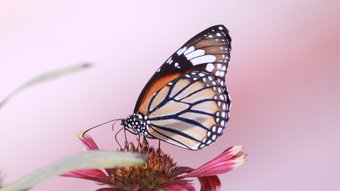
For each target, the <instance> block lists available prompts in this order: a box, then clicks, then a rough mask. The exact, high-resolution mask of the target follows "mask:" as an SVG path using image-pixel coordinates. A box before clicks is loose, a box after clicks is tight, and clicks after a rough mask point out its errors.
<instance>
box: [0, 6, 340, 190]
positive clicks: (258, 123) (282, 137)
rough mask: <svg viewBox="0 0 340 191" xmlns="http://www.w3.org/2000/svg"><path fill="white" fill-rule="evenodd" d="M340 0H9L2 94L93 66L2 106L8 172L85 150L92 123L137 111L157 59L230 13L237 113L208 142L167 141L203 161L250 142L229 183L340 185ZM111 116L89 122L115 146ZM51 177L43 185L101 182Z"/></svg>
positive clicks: (0, 141)
mask: <svg viewBox="0 0 340 191" xmlns="http://www.w3.org/2000/svg"><path fill="white" fill-rule="evenodd" d="M339 13H340V1H336V0H326V1H319V0H301V1H293V0H284V1H283V0H282V1H260V0H256V1H197V0H196V1H194V0H190V1H179V0H173V1H171V2H170V1H169V2H166V3H165V2H163V3H160V2H159V1H143V2H141V1H124V2H120V1H116V2H115V1H109V0H102V1H89V0H71V1H69V0H58V1H53V0H50V1H43V0H31V1H24V0H2V1H0V66H1V69H0V99H3V98H5V97H6V95H7V94H9V93H10V92H11V91H13V90H14V89H15V88H17V87H18V86H20V85H21V84H22V83H24V82H26V81H27V80H29V79H31V78H32V77H34V76H36V75H38V74H40V73H43V72H46V71H49V70H54V69H58V68H63V67H67V66H70V65H73V64H78V63H82V62H91V63H93V65H94V66H93V67H92V68H90V69H88V70H85V71H83V72H79V73H76V74H73V75H70V76H66V77H64V78H61V79H58V80H54V81H51V82H47V83H44V84H41V85H39V86H35V87H32V88H30V89H27V90H26V91H23V92H22V93H21V94H18V95H16V96H15V98H14V99H12V100H10V102H8V104H7V105H5V106H4V107H3V108H2V109H0V170H1V171H2V172H3V173H4V174H5V176H6V179H5V182H12V181H14V180H16V179H18V178H19V177H22V176H24V175H25V174H27V173H29V172H31V171H33V170H34V169H37V168H39V167H41V166H42V165H45V164H48V163H50V162H52V161H54V160H56V159H59V158H62V157H64V156H67V155H70V154H72V153H75V152H80V151H82V150H83V148H82V145H81V144H80V142H79V141H78V140H77V138H76V136H75V135H76V133H77V132H78V131H79V130H84V129H87V128H89V127H92V126H94V125H97V124H99V123H102V122H105V121H107V120H110V119H113V118H120V117H126V116H127V115H129V114H131V113H132V112H133V108H134V104H135V102H136V100H137V97H138V95H139V93H140V91H141V90H142V88H143V87H144V85H145V84H146V82H147V81H148V80H149V78H150V77H151V76H152V74H153V73H154V72H155V71H156V70H157V69H158V67H159V66H160V65H161V64H162V63H163V62H164V61H165V60H166V59H167V58H168V57H169V56H170V55H171V54H172V53H173V52H174V51H175V50H176V49H177V48H179V47H180V46H181V45H182V44H183V43H184V42H186V41H187V40H188V39H189V38H191V37H192V36H193V35H195V34H197V33H198V32H200V31H202V30H204V29H205V28H207V27H210V26H212V25H215V24H224V25H225V26H226V27H227V28H228V29H229V30H230V34H231V37H232V39H233V41H232V47H233V50H232V60H231V63H230V67H229V70H228V74H227V84H228V89H229V90H230V93H231V97H232V108H231V120H230V122H229V124H228V127H227V128H226V129H225V132H224V135H223V136H222V137H221V138H219V139H218V141H217V142H216V143H215V144H213V145H211V146H210V147H208V148H206V149H204V150H203V151H197V152H192V151H187V150H184V149H180V148H177V147H174V146H171V145H167V144H162V147H163V148H164V150H165V151H166V152H168V153H170V154H172V155H173V156H174V158H175V160H176V161H177V162H178V163H179V164H180V165H188V166H192V167H197V166H199V165H200V164H203V163H204V162H206V161H208V160H210V159H211V158H213V156H216V155H217V154H219V153H220V152H222V151H223V150H224V149H226V148H227V147H229V146H232V145H237V144H241V145H243V146H245V148H246V152H247V153H248V154H249V156H248V162H247V163H246V164H245V165H243V166H242V167H241V168H239V169H236V170H235V171H232V172H231V173H228V174H224V175H221V176H220V178H221V180H222V190H223V191H225V190H232V191H246V190H260V191H272V190H276V191H281V190H282V191H287V190H291V191H292V190H309V191H319V190H328V191H337V190H339V189H340V176H339V171H340V164H338V162H339V161H340V154H339V151H340V136H339V135H340V130H339V122H340V110H339V108H340V101H339V98H340V87H339V82H340V56H339V54H340V52H339V50H340V35H339V34H340V14H339ZM110 128H111V127H110V125H108V126H105V127H102V128H98V129H96V130H94V131H92V132H91V133H90V134H91V135H92V136H93V137H94V138H95V139H96V141H97V143H98V144H99V146H100V147H101V148H103V149H112V148H116V147H117V145H116V143H115V141H114V139H113V134H114V133H111V129H110ZM95 188H98V186H97V185H96V184H95V183H92V182H88V181H84V180H77V179H69V178H60V177H57V178H53V179H51V180H49V181H47V182H44V183H43V184H41V185H39V186H37V187H36V188H34V189H33V190H34V191H43V190H83V191H84V190H94V189H95Z"/></svg>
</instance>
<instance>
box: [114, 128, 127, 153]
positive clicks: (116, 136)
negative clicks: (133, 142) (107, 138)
mask: <svg viewBox="0 0 340 191" xmlns="http://www.w3.org/2000/svg"><path fill="white" fill-rule="evenodd" d="M122 129H124V128H121V129H119V130H118V131H117V133H116V134H115V140H116V142H117V144H118V146H119V148H120V150H123V147H122V145H120V143H119V141H118V134H119V133H120V132H121V131H122ZM125 141H126V139H125Z"/></svg>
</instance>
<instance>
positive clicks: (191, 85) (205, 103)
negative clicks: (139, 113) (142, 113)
mask: <svg viewBox="0 0 340 191" xmlns="http://www.w3.org/2000/svg"><path fill="white" fill-rule="evenodd" d="M147 103H148V107H147V116H148V121H149V125H148V134H149V135H150V136H152V137H154V138H157V139H160V140H163V141H165V142H168V143H171V144H174V145H177V146H180V147H184V148H187V149H190V150H198V149H201V148H203V147H205V146H208V145H209V144H211V143H212V142H214V141H215V140H216V139H217V137H218V136H220V135H221V134H222V132H223V129H224V127H225V124H226V123H227V121H228V119H229V117H228V112H229V105H230V99H229V97H228V95H227V94H226V93H225V91H224V87H223V86H222V85H221V84H220V83H218V81H217V79H216V78H215V77H214V76H213V75H211V74H210V73H208V72H206V71H192V72H189V73H187V74H185V75H183V76H181V77H180V78H176V79H175V80H172V81H171V82H169V83H168V84H167V85H165V86H163V87H162V88H161V89H160V90H159V91H157V92H156V93H155V94H154V95H153V96H152V97H151V98H150V99H149V100H147Z"/></svg>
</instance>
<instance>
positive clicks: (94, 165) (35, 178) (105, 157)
mask: <svg viewBox="0 0 340 191" xmlns="http://www.w3.org/2000/svg"><path fill="white" fill-rule="evenodd" d="M144 162H145V156H144V155H142V154H140V153H131V152H119V151H116V152H114V151H99V150H96V151H86V152H82V153H78V154H76V155H74V156H71V157H68V158H65V159H61V160H58V161H56V162H54V163H52V164H50V165H47V166H45V167H43V168H41V169H38V170H36V171H34V172H32V173H31V174H29V175H27V176H25V177H23V178H21V179H19V180H18V181H16V182H14V183H11V184H8V185H4V186H3V187H2V188H0V191H23V190H28V189H30V188H32V187H33V186H35V185H37V184H38V183H40V182H42V181H44V180H46V179H48V178H51V177H53V176H57V175H61V174H64V173H67V172H71V171H75V170H81V169H102V168H115V167H123V166H134V165H140V164H143V163H144Z"/></svg>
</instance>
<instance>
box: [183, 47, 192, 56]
mask: <svg viewBox="0 0 340 191" xmlns="http://www.w3.org/2000/svg"><path fill="white" fill-rule="evenodd" d="M194 50H195V47H193V46H190V48H188V49H187V50H186V51H185V52H184V55H187V54H189V53H190V52H192V51H194Z"/></svg>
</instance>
